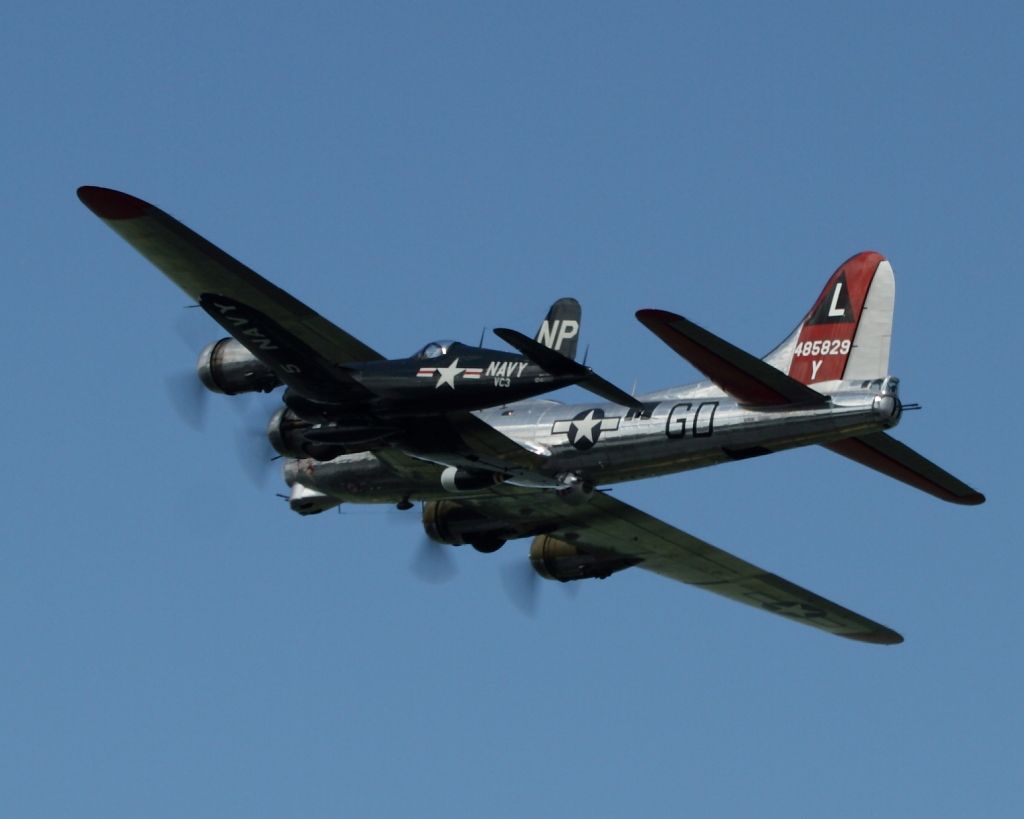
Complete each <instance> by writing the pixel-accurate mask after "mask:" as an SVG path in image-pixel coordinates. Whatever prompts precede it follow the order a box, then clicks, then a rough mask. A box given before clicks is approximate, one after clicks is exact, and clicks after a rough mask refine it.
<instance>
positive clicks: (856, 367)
mask: <svg viewBox="0 0 1024 819" xmlns="http://www.w3.org/2000/svg"><path fill="white" fill-rule="evenodd" d="M895 294H896V285H895V279H894V277H893V272H892V265H890V264H889V262H888V260H886V258H885V257H884V256H883V255H882V254H880V253H875V252H873V251H866V252H864V253H858V254H857V255H856V256H853V257H852V258H850V259H847V260H846V261H845V262H843V263H842V264H841V265H840V266H839V269H838V270H836V272H835V273H833V274H832V276H831V278H829V280H828V283H827V284H826V285H825V289H824V290H822V291H821V295H820V296H818V299H817V301H815V302H814V306H813V307H811V309H810V311H808V313H807V315H806V316H805V317H804V320H803V321H802V322H800V325H799V326H798V327H797V328H796V330H795V331H794V332H793V334H792V335H790V336H789V338H787V339H786V340H785V341H784V342H782V344H780V345H779V346H778V347H776V348H775V349H774V350H773V351H772V352H771V353H769V354H768V355H767V356H765V358H764V360H765V361H766V362H768V363H769V364H771V365H772V366H773V367H775V368H776V369H778V370H781V371H782V372H784V373H787V374H788V375H789V376H790V378H794V379H796V380H797V381H799V382H800V383H802V384H807V385H815V384H823V383H824V382H829V381H841V380H846V381H857V380H873V379H876V378H883V377H885V376H886V375H888V374H889V344H890V341H891V339H892V316H893V304H894V299H895Z"/></svg>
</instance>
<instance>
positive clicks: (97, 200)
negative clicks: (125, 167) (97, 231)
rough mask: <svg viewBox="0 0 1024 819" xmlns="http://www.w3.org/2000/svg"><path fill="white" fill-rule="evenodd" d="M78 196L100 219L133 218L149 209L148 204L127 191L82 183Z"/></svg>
mask: <svg viewBox="0 0 1024 819" xmlns="http://www.w3.org/2000/svg"><path fill="white" fill-rule="evenodd" d="M78 198H79V199H81V200H82V204H83V205H85V206H86V207H87V208H89V210H91V211H92V212H93V213H95V214H96V215H97V216H99V217H100V218H101V219H134V218H136V217H138V216H143V215H145V214H146V213H147V212H148V211H149V207H150V206H149V204H148V203H147V202H143V201H142V200H141V199H136V198H135V197H134V196H131V195H130V194H127V193H121V192H120V191H115V190H111V189H110V188H97V187H95V186H93V185H83V186H82V187H80V188H79V189H78Z"/></svg>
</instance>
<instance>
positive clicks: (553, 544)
mask: <svg viewBox="0 0 1024 819" xmlns="http://www.w3.org/2000/svg"><path fill="white" fill-rule="evenodd" d="M530 563H532V564H533V568H534V570H535V571H536V572H537V574H539V575H540V576H541V577H543V578H545V579H547V580H558V581H560V582H562V583H568V582H569V581H570V580H584V579H586V578H591V577H594V578H598V579H602V580H603V579H604V578H606V577H608V576H609V575H612V574H615V572H621V571H622V570H623V569H628V568H629V567H630V566H635V565H637V564H638V563H640V558H637V557H624V556H623V555H620V554H616V553H615V552H605V551H601V550H598V549H587V548H584V547H582V546H577V545H576V544H574V543H567V542H566V541H564V540H559V539H558V538H555V537H552V536H551V535H537V537H535V538H534V539H533V543H531V544H530Z"/></svg>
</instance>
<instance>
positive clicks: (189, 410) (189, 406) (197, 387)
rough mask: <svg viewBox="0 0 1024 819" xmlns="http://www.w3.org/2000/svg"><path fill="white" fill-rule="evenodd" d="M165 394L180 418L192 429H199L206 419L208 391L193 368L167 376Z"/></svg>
mask: <svg viewBox="0 0 1024 819" xmlns="http://www.w3.org/2000/svg"><path fill="white" fill-rule="evenodd" d="M166 385H167V394H168V397H169V398H170V400H171V406H172V407H174V409H175V411H176V412H177V413H178V415H180V416H181V419H182V420H183V421H184V422H185V423H186V424H188V425H189V426H190V427H192V429H195V430H201V429H202V428H203V424H204V423H205V421H206V407H207V396H208V392H207V390H206V388H205V387H204V386H203V384H202V382H201V381H200V380H199V377H198V376H197V375H196V371H195V370H184V371H183V372H180V373H174V374H172V375H169V376H167V380H166Z"/></svg>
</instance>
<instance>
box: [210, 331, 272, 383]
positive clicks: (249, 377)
mask: <svg viewBox="0 0 1024 819" xmlns="http://www.w3.org/2000/svg"><path fill="white" fill-rule="evenodd" d="M196 371H197V372H198V373H199V380H200V381H202V382H203V385H204V386H205V387H206V388H207V389H208V390H210V391H211V392H219V393H222V394H224V395H238V394H239V393H243V392H270V391H271V390H272V389H274V388H275V387H279V386H281V381H280V379H278V377H277V375H275V374H274V371H273V370H272V369H270V367H268V366H267V365H266V364H264V363H263V362H262V361H260V360H259V359H258V358H256V356H254V355H253V354H252V353H250V352H249V351H248V350H247V349H245V347H243V346H242V345H241V344H240V343H239V342H237V341H235V339H233V338H222V339H221V340H220V341H215V342H213V343H212V344H207V345H206V347H204V348H203V351H202V352H201V353H200V354H199V360H198V361H197V362H196Z"/></svg>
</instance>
